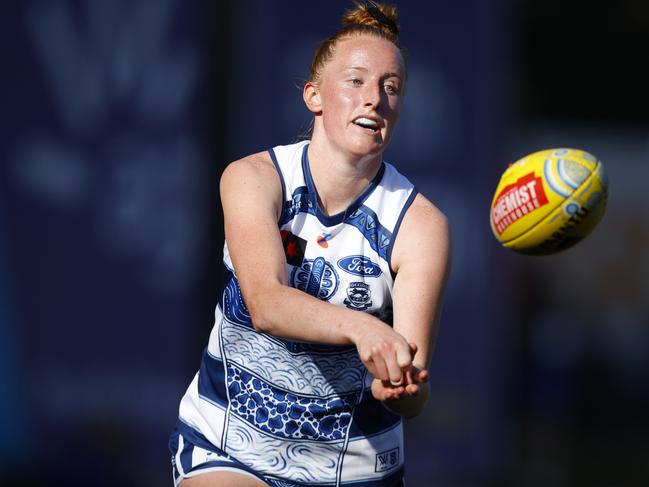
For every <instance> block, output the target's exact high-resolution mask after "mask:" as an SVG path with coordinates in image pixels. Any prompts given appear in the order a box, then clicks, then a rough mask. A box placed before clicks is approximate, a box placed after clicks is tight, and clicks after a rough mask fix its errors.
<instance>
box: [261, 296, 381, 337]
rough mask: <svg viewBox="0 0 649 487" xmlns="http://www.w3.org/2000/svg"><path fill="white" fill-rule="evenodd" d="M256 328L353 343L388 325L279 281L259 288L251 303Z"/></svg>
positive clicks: (267, 331) (273, 333) (273, 332)
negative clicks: (371, 331) (378, 327)
mask: <svg viewBox="0 0 649 487" xmlns="http://www.w3.org/2000/svg"><path fill="white" fill-rule="evenodd" d="M248 307H249V310H250V312H251V316H252V321H253V325H254V327H255V329H257V330H258V331H262V332H265V333H268V334H270V335H274V336H278V337H282V338H289V339H292V340H300V341H307V342H316V343H324V344H329V345H353V344H356V343H357V342H358V338H359V336H361V335H363V334H365V333H367V332H368V331H369V330H371V329H372V328H375V327H377V326H387V325H384V324H383V323H382V322H381V321H380V320H378V319H377V318H375V317H373V316H371V315H369V314H367V313H361V312H358V311H353V310H350V309H347V308H343V307H341V306H336V305H333V304H331V303H328V302H326V301H322V300H319V299H317V298H315V297H313V296H311V295H309V294H307V293H305V292H303V291H300V290H298V289H294V288H291V287H289V286H286V285H282V284H276V285H272V286H269V287H268V288H266V289H264V290H263V291H261V292H260V291H257V292H256V293H255V294H254V298H253V299H251V300H250V303H249V305H248Z"/></svg>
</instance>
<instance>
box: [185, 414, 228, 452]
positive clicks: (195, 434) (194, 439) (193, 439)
mask: <svg viewBox="0 0 649 487" xmlns="http://www.w3.org/2000/svg"><path fill="white" fill-rule="evenodd" d="M176 430H177V431H178V432H179V433H180V434H181V435H182V437H183V439H184V440H185V442H186V443H191V444H193V445H196V446H198V447H199V448H202V449H203V450H208V451H213V452H215V453H223V452H221V450H219V449H218V448H217V447H215V446H214V445H212V443H210V441H209V440H208V439H207V438H205V436H203V434H202V433H201V432H200V431H198V430H197V429H196V428H194V427H192V426H190V425H188V424H187V423H185V422H184V421H183V420H182V419H180V418H179V419H178V421H176Z"/></svg>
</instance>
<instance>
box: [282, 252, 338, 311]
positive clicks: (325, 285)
mask: <svg viewBox="0 0 649 487" xmlns="http://www.w3.org/2000/svg"><path fill="white" fill-rule="evenodd" d="M339 282H340V279H339V277H338V273H337V272H336V270H335V269H334V266H333V265H331V263H329V262H327V261H326V260H325V259H324V258H322V257H317V258H316V259H315V260H310V259H305V260H304V261H303V262H302V266H301V267H295V268H294V269H293V272H292V273H291V285H292V286H293V287H294V288H296V289H299V290H300V291H304V292H305V293H307V294H310V295H311V296H315V297H316V298H318V299H322V300H323V301H328V300H329V298H331V297H332V296H333V295H334V294H335V293H336V290H337V289H338V283H339Z"/></svg>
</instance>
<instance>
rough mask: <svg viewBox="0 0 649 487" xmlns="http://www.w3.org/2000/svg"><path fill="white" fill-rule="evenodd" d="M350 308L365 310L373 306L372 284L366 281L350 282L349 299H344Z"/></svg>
mask: <svg viewBox="0 0 649 487" xmlns="http://www.w3.org/2000/svg"><path fill="white" fill-rule="evenodd" d="M343 303H345V306H347V307H348V308H349V309H355V310H357V311H364V310H366V309H367V308H369V307H370V306H372V292H371V291H370V285H369V284H365V283H364V282H350V283H349V287H348V288H347V299H345V300H344V301H343Z"/></svg>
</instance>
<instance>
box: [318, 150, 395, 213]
mask: <svg viewBox="0 0 649 487" xmlns="http://www.w3.org/2000/svg"><path fill="white" fill-rule="evenodd" d="M308 156H309V169H310V170H311V176H312V177H313V182H314V184H315V186H316V188H317V190H318V198H319V203H320V207H321V209H322V210H323V211H324V212H325V213H326V214H328V215H334V214H336V213H339V212H341V211H344V210H345V209H346V208H347V207H348V206H349V205H350V204H351V203H352V202H353V201H354V200H355V199H356V197H357V196H358V195H359V194H360V193H361V192H362V191H363V190H364V189H365V188H366V187H367V185H368V184H369V183H370V181H372V179H374V177H375V176H376V173H377V172H378V170H379V168H380V167H381V163H382V161H383V158H382V154H381V153H380V154H373V155H371V156H368V155H365V156H362V157H353V156H350V155H349V154H344V153H341V151H339V150H336V149H335V148H333V147H329V144H326V143H323V142H322V141H321V140H318V139H317V138H315V139H313V140H312V141H311V144H310V145H309V148H308Z"/></svg>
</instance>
